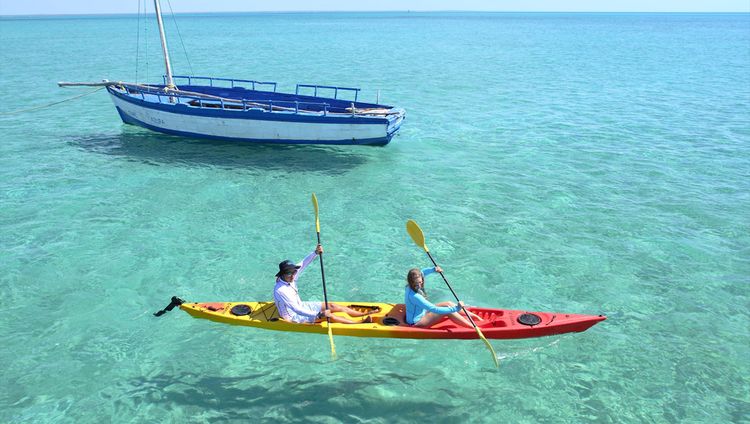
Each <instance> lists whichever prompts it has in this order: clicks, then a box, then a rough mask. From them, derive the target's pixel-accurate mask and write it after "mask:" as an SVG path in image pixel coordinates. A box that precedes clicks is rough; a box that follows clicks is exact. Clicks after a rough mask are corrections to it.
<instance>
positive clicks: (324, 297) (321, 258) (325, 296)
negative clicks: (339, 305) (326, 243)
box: [317, 231, 331, 323]
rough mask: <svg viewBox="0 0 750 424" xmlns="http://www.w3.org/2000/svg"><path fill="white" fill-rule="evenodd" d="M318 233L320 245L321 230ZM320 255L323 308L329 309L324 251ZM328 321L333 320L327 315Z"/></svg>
mask: <svg viewBox="0 0 750 424" xmlns="http://www.w3.org/2000/svg"><path fill="white" fill-rule="evenodd" d="M317 234H318V245H320V231H318V232H317ZM318 256H320V276H321V277H322V278H323V301H324V302H325V307H324V308H323V309H328V292H327V291H326V272H325V268H323V253H322V252H321V253H320V254H319V255H318ZM326 321H327V322H328V323H330V322H331V321H330V320H329V319H328V317H327V316H326Z"/></svg>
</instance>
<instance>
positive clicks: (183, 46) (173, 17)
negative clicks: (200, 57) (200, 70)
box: [167, 0, 195, 75]
mask: <svg viewBox="0 0 750 424" xmlns="http://www.w3.org/2000/svg"><path fill="white" fill-rule="evenodd" d="M167 5H169V13H171V14H172V21H173V22H174V27H175V28H177V36H178V37H179V38H180V44H182V51H183V52H184V53H185V59H186V60H187V63H188V67H189V68H190V75H195V72H193V65H192V64H190V57H188V53H187V49H186V48H185V42H184V41H182V34H180V27H179V26H178V25H177V18H175V16H174V11H172V2H171V1H169V0H167Z"/></svg>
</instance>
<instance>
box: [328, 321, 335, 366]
mask: <svg viewBox="0 0 750 424" xmlns="http://www.w3.org/2000/svg"><path fill="white" fill-rule="evenodd" d="M328 340H330V341H331V357H332V358H333V359H336V346H335V345H334V344H333V332H332V331H331V323H330V322H329V323H328Z"/></svg>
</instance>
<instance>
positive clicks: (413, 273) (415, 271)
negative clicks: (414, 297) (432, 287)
mask: <svg viewBox="0 0 750 424" xmlns="http://www.w3.org/2000/svg"><path fill="white" fill-rule="evenodd" d="M420 276H421V277H422V282H424V275H422V270H421V269H419V268H412V269H410V270H409V273H408V274H406V282H407V283H408V284H409V288H410V289H412V291H413V292H414V293H418V294H421V295H422V296H424V297H425V298H426V297H427V293H425V291H424V288H423V287H420V286H419V283H417V277H420Z"/></svg>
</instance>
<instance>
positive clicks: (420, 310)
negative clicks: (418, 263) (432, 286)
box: [404, 266, 481, 328]
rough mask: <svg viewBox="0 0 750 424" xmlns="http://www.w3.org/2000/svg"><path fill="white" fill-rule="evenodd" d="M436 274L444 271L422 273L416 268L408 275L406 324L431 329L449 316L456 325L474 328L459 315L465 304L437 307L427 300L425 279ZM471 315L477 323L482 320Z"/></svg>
mask: <svg viewBox="0 0 750 424" xmlns="http://www.w3.org/2000/svg"><path fill="white" fill-rule="evenodd" d="M434 272H443V270H442V269H441V268H440V267H439V266H436V267H434V268H425V269H423V270H421V271H420V270H419V269H418V268H414V269H410V270H409V273H408V274H407V275H406V282H407V283H408V284H407V285H406V289H405V293H404V294H405V296H404V305H406V323H407V324H409V325H413V326H415V327H423V328H429V327H431V326H432V325H433V324H436V323H437V322H438V321H440V320H441V319H442V318H443V315H447V316H448V318H449V319H450V320H451V321H453V322H455V323H456V324H458V325H461V326H464V327H469V328H473V327H474V326H473V325H471V323H470V322H469V320H467V319H466V317H465V316H463V315H461V314H459V313H458V312H459V311H460V310H461V307H462V306H463V302H459V303H458V305H456V304H455V303H453V302H440V303H438V304H437V305H436V304H433V303H432V302H430V301H429V300H427V293H426V292H425V291H424V277H426V276H428V275H430V274H432V273H434ZM467 312H468V311H467ZM469 313H470V314H471V317H472V318H474V321H475V322H476V321H480V320H481V318H480V317H479V316H478V315H476V314H474V313H471V312H469Z"/></svg>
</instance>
